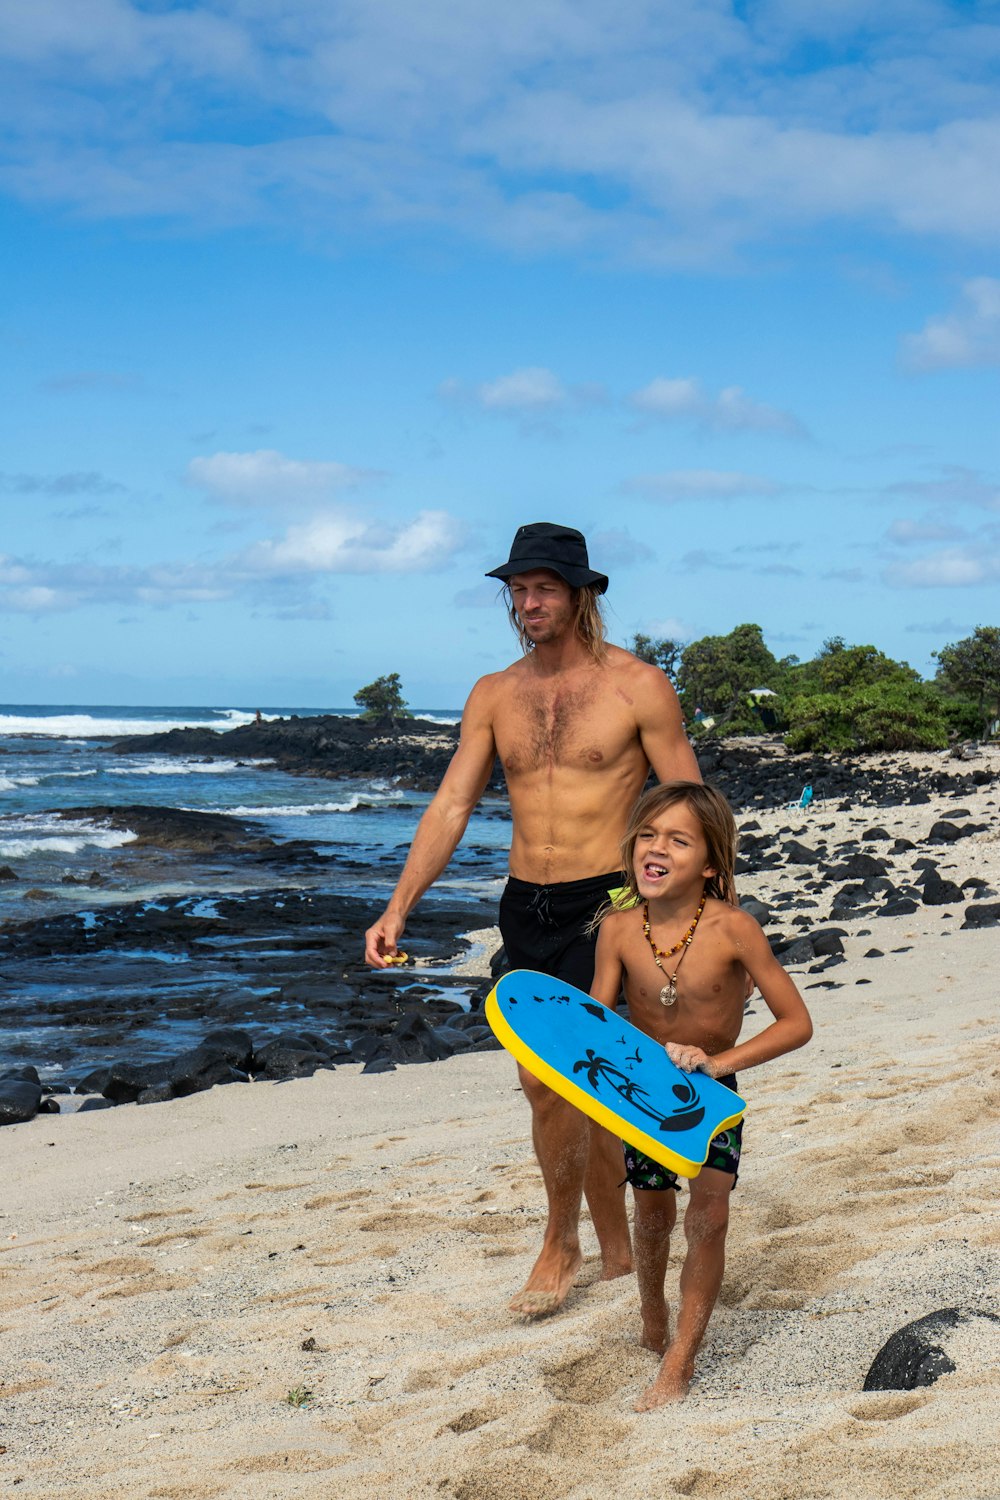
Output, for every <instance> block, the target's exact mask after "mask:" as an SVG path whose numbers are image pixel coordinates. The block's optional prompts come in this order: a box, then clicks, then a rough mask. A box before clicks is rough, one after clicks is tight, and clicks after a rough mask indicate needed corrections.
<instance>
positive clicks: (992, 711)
mask: <svg viewBox="0 0 1000 1500" xmlns="http://www.w3.org/2000/svg"><path fill="white" fill-rule="evenodd" d="M934 655H935V656H936V657H937V660H938V662H939V666H938V669H937V681H938V683H939V684H940V685H941V687H942V689H943V690H944V691H945V692H946V693H948V694H949V695H950V696H953V697H959V698H970V699H972V700H973V701H974V702H975V704H976V708H977V712H978V718H979V725H980V729H981V730H988V728H989V726H990V724H991V723H992V721H993V720H994V719H996V718H1000V628H998V627H997V626H996V625H977V626H976V628H975V630H974V631H973V632H972V634H971V635H968V636H966V637H965V638H964V640H961V641H955V642H954V644H953V645H951V646H943V647H942V648H941V650H940V651H935V652H934Z"/></svg>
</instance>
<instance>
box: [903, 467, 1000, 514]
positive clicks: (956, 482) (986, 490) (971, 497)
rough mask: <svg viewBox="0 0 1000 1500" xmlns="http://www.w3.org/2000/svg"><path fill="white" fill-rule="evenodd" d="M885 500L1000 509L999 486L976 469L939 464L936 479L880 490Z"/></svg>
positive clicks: (905, 481) (918, 480)
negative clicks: (918, 501)
mask: <svg viewBox="0 0 1000 1500" xmlns="http://www.w3.org/2000/svg"><path fill="white" fill-rule="evenodd" d="M882 493H883V495H884V496H885V497H886V498H887V499H892V500H895V499H897V498H898V497H899V496H904V497H911V498H913V499H915V500H922V501H924V502H928V503H931V504H934V505H939V506H943V507H948V506H952V505H974V506H976V507H978V508H979V509H980V510H1000V485H998V484H997V483H996V481H995V480H991V479H987V478H985V476H984V475H983V474H982V473H980V472H979V470H977V469H969V468H966V467H965V465H964V464H944V465H942V467H941V469H940V473H939V477H938V478H937V479H906V480H900V481H899V482H898V483H896V484H890V485H887V486H886V487H885V489H884V490H883V492H882Z"/></svg>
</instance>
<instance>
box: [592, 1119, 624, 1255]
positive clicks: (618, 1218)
mask: <svg viewBox="0 0 1000 1500" xmlns="http://www.w3.org/2000/svg"><path fill="white" fill-rule="evenodd" d="M589 1124H590V1153H589V1155H588V1157H587V1170H586V1173H585V1174H584V1179H583V1192H584V1197H585V1198H586V1200H587V1207H588V1208H589V1209H590V1217H591V1220H592V1222H593V1225H594V1232H595V1234H596V1235H597V1243H598V1244H599V1245H600V1247H601V1267H602V1269H601V1280H602V1281H613V1280H614V1278H615V1277H616V1276H628V1275H629V1274H630V1273H631V1271H632V1241H631V1239H630V1238H629V1232H628V1214H627V1212H626V1210H625V1181H624V1178H625V1159H624V1157H623V1155H622V1143H621V1141H620V1140H619V1139H618V1137H617V1136H616V1135H612V1133H611V1131H610V1130H605V1129H604V1128H603V1126H601V1125H598V1124H597V1122H596V1121H595V1120H591V1121H590V1122H589Z"/></svg>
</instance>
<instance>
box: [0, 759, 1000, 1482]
mask: <svg viewBox="0 0 1000 1500" xmlns="http://www.w3.org/2000/svg"><path fill="white" fill-rule="evenodd" d="M996 760H997V757H996V754H995V753H994V755H993V758H992V759H991V760H985V761H983V762H980V764H986V765H991V766H992V765H995V764H996ZM914 763H916V760H914ZM936 764H938V765H940V764H941V762H940V760H939V759H938V760H937V762H936ZM960 806H962V807H963V808H967V809H968V810H969V811H970V813H971V815H972V817H973V818H974V819H976V820H978V821H980V822H982V823H984V824H986V823H989V824H990V825H991V826H990V827H989V828H988V829H987V830H986V831H984V832H980V833H978V834H975V835H973V836H971V837H968V838H965V839H963V840H962V841H961V842H960V843H957V844H955V845H949V846H947V847H945V848H938V849H935V850H934V851H933V853H934V856H935V858H936V859H937V860H938V861H939V863H940V867H941V873H942V875H943V876H945V877H947V878H950V879H954V880H957V881H958V882H961V881H962V880H964V879H967V878H969V877H973V876H975V877H979V878H980V879H982V880H984V881H986V882H988V884H989V885H990V886H992V887H993V888H994V889H997V888H1000V842H998V837H997V819H996V793H995V791H993V790H992V789H991V788H989V787H986V788H983V789H982V790H981V791H979V792H978V793H977V794H976V796H975V797H973V796H971V795H970V797H969V798H968V799H965V800H963V802H962V803H961V804H960ZM953 810H954V804H953V803H952V804H949V802H948V801H947V799H942V800H940V801H938V802H934V801H932V803H931V804H930V805H923V806H909V807H901V808H878V809H875V808H861V807H853V808H849V809H845V810H844V811H838V810H836V809H833V808H831V809H827V808H826V807H824V806H822V805H820V806H819V807H817V808H814V809H813V810H812V811H811V812H810V813H809V815H808V817H805V816H802V815H799V814H796V813H789V812H787V811H783V810H774V811H772V812H770V813H767V814H764V815H761V816H760V817H759V818H758V819H757V821H758V822H759V823H760V826H761V830H763V832H765V833H777V832H778V830H779V829H790V830H791V832H792V834H793V835H794V836H795V837H799V838H802V839H804V840H806V841H807V842H813V841H814V839H815V836H816V833H817V830H818V829H819V828H820V825H823V824H825V825H828V827H827V833H826V837H828V838H829V840H830V841H831V842H835V841H843V840H845V839H850V838H855V839H859V840H860V838H861V834H862V832H863V831H864V830H865V829H867V828H870V827H871V826H872V825H873V824H876V823H877V824H880V825H881V826H882V827H883V828H884V829H885V830H886V831H887V832H888V834H889V835H890V837H891V838H892V839H896V838H908V839H910V840H912V841H913V842H914V843H915V844H916V845H917V847H916V848H915V849H914V851H913V852H912V854H910V855H908V856H904V858H906V859H909V860H910V862H912V860H913V859H914V858H916V857H919V855H920V854H921V853H924V854H926V853H927V850H926V848H924V847H923V846H922V844H921V842H920V841H921V840H923V839H925V838H926V835H927V831H928V829H929V828H930V826H931V824H932V822H933V821H934V819H935V818H941V817H945V818H947V817H948V816H949V815H950V813H951V811H953ZM959 821H964V820H961V819H960V820H959ZM858 847H859V848H862V847H863V848H870V847H871V846H870V845H863V844H860V843H859V845H858ZM880 848H884V846H880ZM801 880H802V871H801V870H797V869H795V868H789V867H785V868H782V869H780V870H774V871H769V872H766V874H762V875H760V876H755V877H753V878H751V879H747V880H745V881H741V894H742V893H747V894H754V895H759V896H760V897H761V898H762V899H771V900H779V901H780V900H783V899H784V897H785V895H787V894H789V893H791V895H792V897H794V893H795V890H796V889H797V886H798V883H799V882H801ZM970 899H971V898H970ZM983 899H991V898H983ZM792 909H794V908H792ZM962 910H963V908H962V906H961V905H947V906H942V907H934V906H920V907H919V908H918V910H917V911H916V912H914V913H912V914H909V915H904V916H897V917H884V918H878V917H876V918H874V919H873V918H871V917H868V918H862V919H859V920H856V921H853V922H852V921H844V922H843V923H842V925H843V927H844V928H845V929H846V931H847V934H848V935H847V937H846V938H845V939H844V947H845V952H846V962H844V963H842V964H840V965H838V966H836V967H833V968H830V969H826V970H823V971H822V972H816V973H810V972H808V969H807V968H803V969H801V970H799V969H795V968H793V972H794V973H795V976H796V979H797V981H798V982H799V983H800V985H801V987H802V989H803V993H804V995H805V997H806V999H807V1001H808V1003H809V1004H810V1007H811V1009H812V1013H813V1016H814V1020H815V1023H816V1034H815V1037H814V1040H813V1042H812V1043H811V1045H810V1046H809V1047H808V1048H806V1049H805V1050H804V1051H802V1052H800V1053H796V1054H794V1055H793V1056H791V1057H788V1058H785V1059H781V1060H779V1061H778V1062H776V1063H774V1064H771V1065H769V1066H768V1067H765V1068H762V1069H759V1070H758V1071H757V1072H755V1073H750V1074H747V1075H745V1076H744V1077H743V1078H742V1079H741V1084H742V1087H743V1092H744V1093H745V1095H746V1097H747V1099H748V1105H749V1107H748V1113H747V1126H746V1141H745V1154H744V1164H743V1168H742V1170H741V1177H740V1183H739V1186H738V1188H737V1190H736V1194H735V1198H734V1204H733V1218H732V1227H731V1230H730V1236H729V1255H728V1265H727V1273H726V1280H725V1283H724V1287H723V1291H722V1296H721V1300H720V1304H719V1306H718V1308H717V1309H716V1312H715V1315H714V1316H713V1319H712V1322H711V1324H710V1327H709V1332H708V1335H707V1339H706V1343H705V1345H704V1347H703V1350H702V1354H701V1358H700V1360H699V1365H698V1370H697V1375H696V1380H695V1384H694V1387H693V1389H692V1393H691V1396H690V1397H689V1399H688V1401H687V1403H686V1404H685V1405H684V1406H683V1407H682V1408H679V1409H671V1410H662V1411H659V1412H654V1413H650V1414H645V1415H641V1416H640V1415H637V1414H635V1413H634V1412H633V1411H632V1409H631V1405H632V1401H633V1400H634V1399H635V1397H636V1396H637V1395H638V1394H639V1392H640V1390H641V1389H642V1388H643V1387H644V1386H645V1385H646V1384H647V1383H648V1382H649V1380H650V1379H651V1377H652V1375H653V1373H654V1370H655V1366H656V1358H655V1356H654V1355H652V1354H650V1353H648V1352H646V1351H644V1350H642V1349H640V1348H639V1347H638V1344H637V1342H636V1340H637V1335H638V1326H639V1324H638V1301H637V1296H636V1291H635V1286H634V1282H633V1281H632V1279H631V1278H626V1279H623V1280H619V1281H615V1282H610V1283H601V1282H600V1281H598V1280H597V1275H598V1268H597V1262H596V1259H595V1250H596V1244H595V1241H594V1237H593V1234H592V1231H591V1228H590V1225H589V1224H585V1226H584V1232H585V1252H586V1254H587V1256H588V1259H587V1261H586V1264H585V1267H584V1271H583V1273H582V1275H581V1277H580V1279H579V1284H578V1286H577V1287H576V1288H575V1289H574V1291H573V1292H572V1294H571V1296H570V1298H569V1301H568V1303H567V1305H566V1307H565V1308H564V1309H563V1311H562V1312H561V1313H560V1314H559V1315H558V1316H556V1317H553V1318H550V1319H548V1320H545V1321H543V1322H539V1323H534V1324H532V1323H527V1322H525V1321H523V1320H519V1319H517V1318H515V1317H514V1316H512V1315H511V1314H510V1313H509V1312H508V1311H507V1307H506V1305H507V1301H508V1299H509V1298H510V1296H511V1295H513V1293H514V1292H515V1291H516V1290H517V1289H518V1287H519V1286H520V1285H521V1284H522V1282H523V1280H524V1278H525V1277H526V1275H527V1272H528V1270H529V1268H530V1266H531V1263H532V1260H533V1258H534V1254H535V1252H536V1250H537V1246H538V1243H539V1240H540V1236H541V1230H542V1203H543V1198H542V1191H541V1183H540V1178H539V1174H538V1170H537V1168H536V1166H535V1164H534V1161H533V1157H532V1153H531V1149H530V1144H529V1141H528V1117H527V1109H526V1106H525V1104H524V1101H523V1099H522V1097H521V1094H520V1090H519V1089H518V1087H517V1083H516V1077H515V1073H514V1068H513V1064H512V1063H511V1062H510V1060H509V1059H508V1058H507V1057H506V1056H505V1055H503V1054H499V1053H480V1054H470V1055H467V1056H461V1057H455V1058H451V1059H449V1060H448V1061H446V1062H442V1063H438V1064H432V1065H426V1066H412V1067H405V1068H400V1069H398V1070H397V1071H396V1072H393V1073H387V1074H380V1075H376V1076H369V1077H362V1076H361V1075H360V1069H359V1068H358V1067H355V1066H343V1067H339V1068H338V1069H337V1070H336V1071H335V1072H324V1073H318V1074H317V1075H316V1076H315V1077H313V1078H310V1079H303V1080H299V1081H295V1082H290V1083H285V1084H278V1085H261V1084H258V1085H253V1086H235V1085H234V1086H230V1087H226V1088H217V1089H215V1090H213V1091H211V1092H210V1093H204V1094H199V1095H195V1096H193V1097H191V1098H188V1099H181V1100H176V1101H173V1102H171V1103H170V1104H167V1105H160V1106H151V1107H136V1106H131V1105H126V1106H121V1107H120V1108H118V1109H115V1110H108V1111H104V1112H99V1113H94V1114H84V1115H78V1116H75V1117H73V1118H68V1119H56V1118H54V1117H46V1116H39V1117H38V1118H37V1119H35V1120H34V1121H32V1122H31V1123H30V1124H27V1125H23V1126H12V1127H9V1128H7V1129H5V1130H4V1132H3V1135H2V1143H3V1149H4V1165H5V1171H4V1188H5V1190H4V1194H3V1201H2V1205H0V1251H2V1255H0V1328H2V1332H3V1347H4V1358H3V1366H2V1384H0V1396H2V1405H3V1412H4V1419H3V1431H2V1434H0V1492H2V1493H3V1494H4V1496H6V1495H8V1494H9V1495H11V1496H15V1495H17V1496H34V1497H44V1500H61V1497H64V1496H67V1497H68V1496H74V1497H79V1496H86V1497H90V1496H93V1497H95V1500H96V1497H104V1500H114V1497H118V1496H126V1495H127V1496H129V1497H137V1496H141V1497H149V1500H153V1497H162V1500H188V1497H190V1500H201V1497H214V1496H226V1497H230V1496H231V1497H234V1500H235V1497H237V1496H239V1497H253V1500H257V1497H260V1500H270V1497H286V1496H287V1497H298V1496H302V1497H310V1500H311V1497H321V1496H322V1497H329V1496H349V1497H354V1496H357V1497H359V1500H367V1497H369V1496H370V1497H373V1500H374V1497H375V1496H383V1497H384V1496H391V1497H400V1500H403V1497H409V1496H424V1495H427V1496H443V1497H452V1500H501V1497H503V1500H603V1497H614V1500H640V1497H643V1500H645V1497H648V1496H650V1495H656V1496H662V1497H673V1496H681V1495H684V1496H712V1497H719V1500H723V1497H724V1500H737V1497H739V1500H743V1497H746V1500H750V1497H752V1500H810V1497H816V1500H819V1497H823V1500H826V1497H831V1500H832V1497H842V1496H851V1497H852V1500H869V1497H871V1500H876V1497H879V1500H886V1497H891V1500H896V1497H898V1500H904V1497H917V1496H920V1497H928V1496H933V1497H941V1500H993V1497H996V1496H998V1495H1000V1479H998V1477H997V1475H998V1472H1000V1439H998V1426H997V1421H996V1413H997V1409H998V1403H1000V1338H998V1337H993V1336H989V1335H987V1334H983V1333H982V1330H981V1328H980V1330H979V1333H978V1334H977V1336H976V1337H975V1338H971V1337H970V1338H969V1339H968V1341H967V1344H968V1347H967V1348H965V1349H964V1351H963V1358H962V1359H961V1360H960V1361H959V1363H958V1368H957V1369H956V1370H955V1371H954V1373H951V1374H947V1375H945V1376H943V1377H942V1378H941V1379H940V1380H939V1381H938V1382H937V1383H936V1384H935V1385H933V1386H931V1387H928V1388H925V1389H918V1390H914V1391H910V1392H900V1393H874V1394H867V1395H866V1394H863V1393H862V1383H863V1381H864V1378H865V1374H866V1372H867V1370H868V1368H869V1366H870V1364H871V1361H872V1359H873V1358H874V1356H875V1354H876V1353H877V1351H878V1349H879V1348H880V1346H881V1345H882V1343H883V1342H884V1341H885V1339H886V1338H887V1337H888V1335H889V1334H890V1333H892V1332H893V1330H895V1329H897V1328H899V1327H900V1326H901V1325H903V1324H905V1323H907V1322H909V1321H911V1320H912V1319H915V1318H918V1317H920V1316H922V1315H923V1314H925V1313H929V1312H931V1311H933V1310H935V1309H938V1308H945V1307H956V1306H957V1307H962V1308H967V1309H984V1310H989V1311H993V1312H997V1311H1000V1307H998V1306H997V1297H996V1287H997V1286H998V1285H1000V1225H998V1212H997V1208H996V1192H995V1184H996V1172H997V1168H998V1166H1000V1132H998V1130H997V1123H996V1122H997V1117H998V1113H1000V1109H998V1106H1000V1066H998V1063H997V1042H998V1032H1000V1016H998V1007H997V1004H996V975H997V972H998V966H1000V928H997V927H993V928H985V929H982V930H968V931H959V930H958V929H959V927H960V926H961V922H962ZM873 947H877V948H878V949H879V950H880V951H881V952H882V954H883V955H884V956H882V957H866V956H865V955H866V954H868V953H869V952H870V950H871V949H872V948H873ZM483 951H485V949H484V950H483ZM834 984H836V986H837V987H836V988H833V987H826V986H832V985H834ZM752 1011H753V1014H752V1015H751V1016H750V1017H749V1018H748V1022H747V1033H745V1034H749V1033H750V1032H751V1031H752V1029H754V1028H756V1027H760V1026H763V1025H764V1024H766V1021H767V1013H766V1011H765V1009H764V1007H763V1006H762V1005H761V1004H760V1002H759V999H758V1000H757V1001H756V1002H754V1004H753V1005H752ZM675 1251H676V1253H675V1256H674V1260H673V1264H672V1266H671V1270H670V1272H669V1276H668V1289H669V1290H670V1291H671V1292H672V1293H673V1294H674V1295H676V1284H677V1274H678V1268H679V1265H680V1261H681V1258H682V1255H683V1241H682V1240H678V1241H677V1242H676V1243H675ZM995 1326H997V1327H1000V1324H998V1325H995Z"/></svg>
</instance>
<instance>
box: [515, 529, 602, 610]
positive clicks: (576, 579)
mask: <svg viewBox="0 0 1000 1500" xmlns="http://www.w3.org/2000/svg"><path fill="white" fill-rule="evenodd" d="M534 568H548V569H549V571H550V572H552V573H558V574H559V577H560V578H562V579H564V580H565V581H566V583H568V584H569V586H570V588H574V589H580V588H583V587H584V586H585V585H586V584H588V583H595V584H596V585H597V592H598V593H599V594H603V593H605V592H606V590H607V587H608V580H607V576H606V574H604V573H595V572H594V570H593V568H592V567H591V566H590V558H589V557H588V556H587V543H586V541H585V540H584V536H583V532H582V531H575V530H574V529H573V527H572V526H556V525H554V524H553V523H552V522H551V521H535V522H533V523H532V525H530V526H519V527H518V528H517V535H516V536H515V537H514V540H513V542H512V543H511V548H510V557H509V558H508V559H507V561H506V562H505V563H501V565H500V567H499V568H492V569H491V570H490V571H489V572H488V573H487V575H486V577H487V578H502V579H503V580H504V582H505V583H506V581H507V579H508V578H513V577H514V574H515V573H530V572H531V571H532V570H533V569H534Z"/></svg>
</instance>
